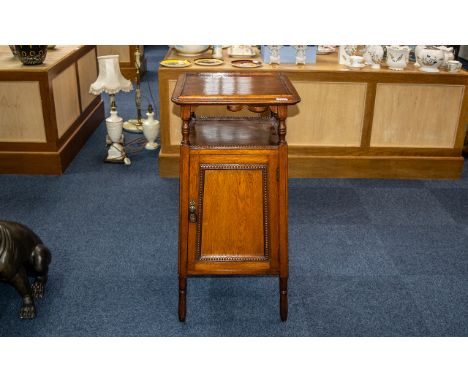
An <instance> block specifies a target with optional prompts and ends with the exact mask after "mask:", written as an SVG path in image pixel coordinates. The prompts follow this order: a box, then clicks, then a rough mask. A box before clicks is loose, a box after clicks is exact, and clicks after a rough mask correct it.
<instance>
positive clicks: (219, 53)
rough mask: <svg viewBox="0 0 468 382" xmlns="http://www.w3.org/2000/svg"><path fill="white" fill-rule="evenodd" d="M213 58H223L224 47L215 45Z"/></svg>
mask: <svg viewBox="0 0 468 382" xmlns="http://www.w3.org/2000/svg"><path fill="white" fill-rule="evenodd" d="M212 57H213V58H223V46H222V45H213V54H212Z"/></svg>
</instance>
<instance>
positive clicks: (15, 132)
mask: <svg viewBox="0 0 468 382" xmlns="http://www.w3.org/2000/svg"><path fill="white" fill-rule="evenodd" d="M0 142H46V134H45V126H44V117H43V114H42V103H41V94H40V90H39V82H36V81H21V82H19V81H2V82H0Z"/></svg>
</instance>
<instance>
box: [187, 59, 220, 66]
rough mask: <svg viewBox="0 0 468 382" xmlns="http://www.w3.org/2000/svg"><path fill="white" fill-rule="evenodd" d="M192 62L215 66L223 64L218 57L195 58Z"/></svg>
mask: <svg viewBox="0 0 468 382" xmlns="http://www.w3.org/2000/svg"><path fill="white" fill-rule="evenodd" d="M193 63H194V64H195V65H201V66H217V65H222V64H224V61H223V60H221V59H219V58H197V59H196V60H193Z"/></svg>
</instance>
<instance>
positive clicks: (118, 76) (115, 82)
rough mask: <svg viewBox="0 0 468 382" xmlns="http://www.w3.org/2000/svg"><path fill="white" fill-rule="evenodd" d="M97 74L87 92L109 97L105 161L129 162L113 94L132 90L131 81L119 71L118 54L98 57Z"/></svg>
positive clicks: (121, 123) (121, 122) (121, 121)
mask: <svg viewBox="0 0 468 382" xmlns="http://www.w3.org/2000/svg"><path fill="white" fill-rule="evenodd" d="M98 64H99V75H98V78H97V80H96V81H95V82H94V83H92V84H91V87H90V88H89V92H90V93H92V94H95V95H99V94H101V93H103V92H105V93H108V94H109V97H110V104H111V111H110V114H111V115H110V117H108V118H106V128H107V137H106V143H107V145H108V150H107V158H106V162H113V163H125V164H127V165H128V164H130V163H131V162H130V159H129V158H128V157H127V154H126V153H125V148H124V136H123V134H122V129H123V119H122V117H120V116H119V115H118V114H117V106H116V104H115V94H116V93H118V92H119V91H124V92H129V91H131V90H132V88H133V87H132V83H131V82H130V81H129V80H127V79H125V78H124V77H123V76H122V73H121V72H120V67H119V56H118V55H109V56H100V57H98Z"/></svg>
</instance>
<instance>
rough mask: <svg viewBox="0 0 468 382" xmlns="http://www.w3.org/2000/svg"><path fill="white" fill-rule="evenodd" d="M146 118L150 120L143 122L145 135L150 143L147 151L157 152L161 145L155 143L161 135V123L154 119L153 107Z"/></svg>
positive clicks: (147, 145) (146, 147)
mask: <svg viewBox="0 0 468 382" xmlns="http://www.w3.org/2000/svg"><path fill="white" fill-rule="evenodd" d="M146 116H147V117H148V118H147V119H146V120H144V121H143V135H144V136H145V138H146V140H147V141H148V143H147V144H146V146H145V149H146V150H156V149H157V148H158V147H159V145H158V144H157V143H156V142H155V141H156V139H157V138H158V135H159V121H157V120H155V119H154V113H153V110H152V108H151V107H150V108H148V112H147V113H146Z"/></svg>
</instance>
